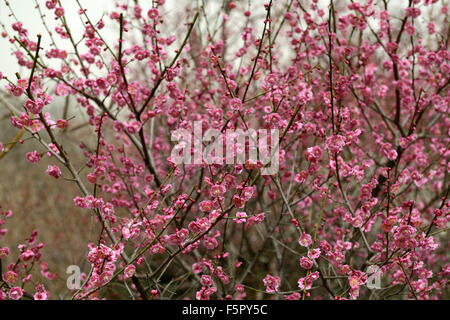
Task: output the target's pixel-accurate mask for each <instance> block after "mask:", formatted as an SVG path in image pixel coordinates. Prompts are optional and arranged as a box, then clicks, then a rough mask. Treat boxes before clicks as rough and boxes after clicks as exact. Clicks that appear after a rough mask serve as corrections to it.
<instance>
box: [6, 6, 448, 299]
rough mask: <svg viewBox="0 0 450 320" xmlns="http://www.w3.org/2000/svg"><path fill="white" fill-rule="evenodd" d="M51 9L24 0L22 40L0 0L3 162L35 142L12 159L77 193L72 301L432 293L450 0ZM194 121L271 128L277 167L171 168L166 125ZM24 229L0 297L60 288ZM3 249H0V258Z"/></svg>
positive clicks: (442, 240)
mask: <svg viewBox="0 0 450 320" xmlns="http://www.w3.org/2000/svg"><path fill="white" fill-rule="evenodd" d="M66 2H67V0H64V1H57V0H49V1H45V2H44V1H39V0H36V1H35V5H36V7H35V8H36V9H37V10H38V12H39V13H40V16H41V17H42V23H43V25H44V26H45V28H46V30H47V31H48V32H47V34H42V35H38V36H37V38H34V37H32V36H31V35H30V32H29V28H32V27H33V26H28V25H27V23H26V21H21V20H18V19H20V17H17V16H16V15H14V12H13V10H12V8H11V6H10V4H9V3H8V2H7V1H3V2H2V4H1V6H2V9H9V10H11V24H10V25H6V24H5V25H2V27H3V31H2V34H1V35H2V37H3V38H4V39H2V41H3V43H4V44H2V47H3V48H4V47H5V46H8V47H9V48H11V49H12V50H13V53H14V56H15V58H16V59H17V64H18V66H20V67H21V68H20V69H19V67H18V69H17V70H20V72H18V73H16V78H15V79H13V78H11V77H7V76H5V75H2V73H0V79H1V83H2V84H3V87H4V88H5V92H4V94H3V95H2V97H1V103H2V106H4V107H5V108H6V109H5V110H7V111H8V112H9V113H10V119H11V124H12V127H14V128H15V129H14V130H16V131H17V136H16V139H14V140H13V141H12V142H3V144H0V152H1V154H0V159H1V158H2V157H4V156H5V155H6V154H7V153H8V152H9V151H10V150H11V148H13V147H14V146H15V145H16V144H17V142H18V141H20V142H21V144H20V147H21V148H27V141H28V140H31V139H35V140H36V141H38V142H39V144H40V149H39V150H35V149H32V148H31V147H30V149H27V150H28V153H27V154H26V159H24V161H28V162H30V163H29V165H30V166H33V164H34V163H37V162H39V161H41V159H42V158H43V157H46V158H49V159H50V160H51V162H52V164H51V165H49V166H48V169H47V170H46V172H42V176H43V179H44V178H46V179H54V180H52V181H53V183H57V184H60V186H61V188H64V185H65V184H69V183H73V184H76V185H77V187H78V190H79V192H78V193H77V194H73V205H74V206H76V207H79V208H82V209H83V210H85V211H86V213H87V214H90V215H92V216H93V217H95V219H96V220H95V221H96V223H97V224H98V225H99V226H100V227H101V234H99V236H98V239H97V241H96V242H93V243H89V245H88V248H87V249H88V254H87V256H86V265H85V269H84V270H83V271H84V273H82V274H81V281H80V283H79V286H77V287H75V288H72V287H71V288H69V289H71V291H70V295H69V297H71V298H73V299H102V298H108V297H115V298H123V299H126V298H130V297H133V298H140V299H174V298H188V299H246V298H254V299H255V298H257V299H272V298H273V299H349V298H350V299H388V298H396V299H398V298H402V299H439V298H448V287H447V284H448V276H449V273H450V263H449V261H448V258H449V256H448V250H449V244H448V241H447V238H446V236H447V231H448V220H449V217H450V216H449V201H448V193H449V170H450V165H449V161H448V160H449V156H450V151H449V143H450V139H449V129H450V118H449V117H448V111H449V110H448V104H449V98H450V95H449V91H448V85H449V79H450V77H449V75H450V53H449V51H448V42H449V39H450V34H449V28H448V1H441V2H438V1H436V0H424V1H422V0H409V1H402V2H401V3H399V2H395V4H394V3H393V1H391V2H390V1H385V0H367V1H365V2H364V3H358V2H354V1H345V0H335V1H333V0H331V1H317V0H311V1H297V0H286V1H272V0H270V1H269V0H268V1H266V3H263V2H261V1H235V2H234V1H224V2H223V3H224V5H223V6H222V7H220V6H219V7H215V6H214V3H213V2H212V1H211V2H208V5H207V4H202V5H201V6H198V7H197V6H196V4H194V3H191V2H190V1H186V2H183V1H177V2H176V6H177V10H178V11H180V10H181V12H182V13H179V14H178V16H177V17H173V16H170V12H171V11H172V10H173V6H174V3H172V2H170V1H167V3H166V1H165V0H154V1H151V2H150V1H148V2H145V4H144V3H141V2H138V1H134V2H130V1H117V4H116V7H115V9H114V10H113V11H112V12H109V13H108V14H107V15H105V16H103V18H101V19H100V20H99V21H93V20H92V19H91V18H90V16H89V12H88V11H87V10H85V9H84V8H83V6H82V4H81V3H80V1H78V0H76V3H77V4H78V6H79V11H78V13H77V14H76V15H78V16H79V19H81V21H82V22H83V33H82V34H76V33H74V32H73V31H71V30H72V29H71V26H70V25H69V22H68V21H69V20H68V19H66V16H67V14H68V10H67V9H66V10H65V9H64V6H65V3H66ZM180 6H185V7H182V8H180ZM53 20H55V21H56V27H51V26H50V21H53ZM108 32H110V33H113V34H114V39H115V41H113V42H108V41H106V40H105V35H106V34H108ZM8 41H9V44H8V45H6V44H7V43H8ZM44 42H45V43H47V44H46V45H44ZM0 67H1V65H0ZM0 71H1V68H0ZM4 72H5V71H4ZM63 98H66V99H67V101H72V102H76V105H77V106H78V108H69V104H67V103H66V104H65V106H64V103H62V101H63V100H64V99H63ZM51 108H53V109H52V110H50V109H51ZM57 109H58V110H57ZM61 114H62V116H61ZM58 115H59V116H58ZM84 119H86V120H84ZM194 122H200V123H201V131H202V132H200V135H202V134H204V133H205V132H207V131H208V129H215V130H219V132H221V133H223V132H226V131H227V130H235V129H242V130H244V129H249V128H256V129H258V128H264V129H271V130H277V132H278V131H279V139H278V140H277V141H275V142H276V148H271V149H270V151H271V152H272V153H275V152H276V153H277V155H278V156H279V167H278V171H277V172H275V173H274V174H272V175H268V174H264V171H263V169H264V167H265V164H264V163H261V162H254V161H250V160H248V159H247V160H246V161H245V162H244V163H234V164H230V163H228V162H225V161H223V162H213V163H209V162H206V161H204V160H203V161H202V160H200V163H196V162H194V163H189V164H185V163H177V162H175V161H174V159H173V154H174V153H173V152H172V151H173V150H174V146H175V144H174V142H173V141H172V139H171V134H172V133H173V132H175V131H176V130H179V129H185V130H188V131H189V132H190V131H192V129H193V126H194ZM80 125H85V126H88V127H89V128H90V131H86V133H88V134H87V135H88V136H87V137H83V142H81V143H80V144H79V149H77V150H73V149H71V148H68V147H66V146H65V144H64V142H63V139H62V138H61V137H62V135H64V134H66V135H68V134H71V132H72V131H70V128H74V127H77V126H80ZM68 130H69V131H68ZM194 135H195V132H194ZM25 137H26V138H25ZM195 139H197V140H195ZM189 141H190V140H189ZM193 143H194V145H195V144H196V143H199V142H198V137H194V142H193ZM200 143H202V142H200ZM249 144H250V143H249V142H247V143H244V144H243V145H242V144H241V145H239V143H238V142H235V141H232V142H231V143H230V141H228V144H227V148H228V147H230V148H231V149H232V150H234V153H236V154H244V153H245V152H246V151H248V149H249ZM205 146H206V145H205ZM184 147H185V148H187V149H188V150H189V151H192V150H193V147H194V146H192V145H184ZM191 148H192V150H191ZM176 150H178V149H176ZM215 155H216V156H217V157H219V158H222V157H221V156H218V155H217V154H215ZM82 158H84V160H80V159H82ZM47 175H49V176H51V177H47ZM10 214H11V212H10V211H2V216H1V218H0V226H1V227H2V228H3V224H4V223H5V221H6V219H7V218H8V216H9V215H10ZM8 229H9V230H10V231H13V232H21V231H20V230H14V225H9V226H8ZM6 232H7V229H5V228H3V229H0V237H3V236H4V235H5V233H6ZM36 237H37V231H36V232H33V234H32V235H31V236H30V238H28V239H27V240H26V244H20V245H19V246H18V249H19V253H18V255H17V258H16V256H14V257H15V259H17V260H16V262H15V263H14V262H13V263H11V264H8V265H7V266H6V267H7V270H5V268H3V269H2V268H0V269H1V278H0V299H6V298H8V299H14V300H17V299H22V298H34V299H46V298H56V296H50V292H49V291H47V290H50V289H49V288H50V287H51V286H52V282H51V281H50V282H48V280H53V279H55V277H56V275H55V274H53V273H51V272H50V271H49V270H50V269H49V266H48V265H47V264H46V263H45V262H41V254H40V249H41V248H42V246H43V245H42V244H37V245H36ZM0 240H1V238H0ZM47 245H48V246H52V244H51V243H49V244H47ZM14 254H15V249H14V248H13V246H12V245H8V246H5V245H4V244H3V247H2V246H0V267H1V266H2V261H6V258H7V257H8V256H10V255H14ZM36 264H40V266H41V275H42V279H35V277H34V276H33V277H32V276H31V268H32V267H33V266H34V265H36ZM3 267H5V264H3ZM374 267H376V272H374V271H373V270H375V269H374ZM370 270H372V271H370ZM375 280H378V283H379V285H375V286H374V285H373V284H372V283H373V282H374V281H375ZM47 282H48V284H47ZM375 282H377V281H375ZM44 283H45V285H44Z"/></svg>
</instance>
